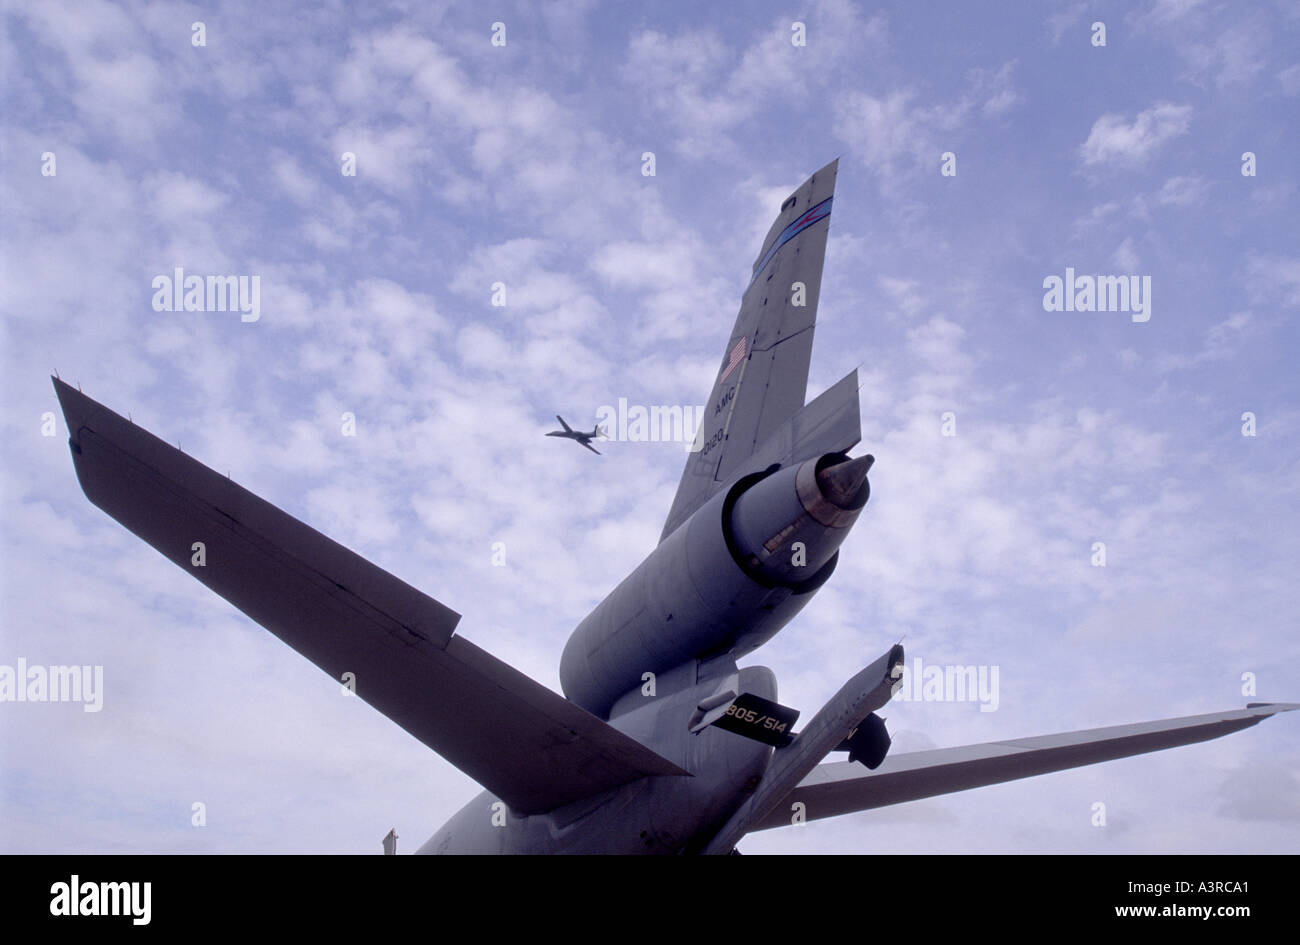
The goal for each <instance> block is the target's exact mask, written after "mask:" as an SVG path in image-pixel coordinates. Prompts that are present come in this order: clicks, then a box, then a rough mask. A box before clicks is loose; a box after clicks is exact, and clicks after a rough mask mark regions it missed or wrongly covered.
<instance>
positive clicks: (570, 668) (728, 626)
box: [560, 453, 872, 718]
mask: <svg viewBox="0 0 1300 945" xmlns="http://www.w3.org/2000/svg"><path fill="white" fill-rule="evenodd" d="M871 462H872V458H871V457H870V456H863V457H860V458H858V459H854V460H850V459H848V457H846V456H845V455H844V454H842V453H828V454H826V455H824V456H821V457H819V458H817V459H811V460H808V461H807V462H805V463H803V464H801V465H799V466H797V467H796V466H788V467H783V468H775V469H772V470H768V471H766V472H763V473H758V474H755V475H752V476H746V477H744V478H742V479H740V480H739V481H737V482H736V483H735V484H734V485H733V486H732V487H731V488H730V489H728V490H726V491H725V492H720V493H718V494H717V495H714V496H713V497H712V498H711V499H709V501H708V502H706V503H705V504H704V505H702V506H701V507H700V508H699V509H697V510H696V512H695V514H694V515H692V516H691V517H690V518H689V519H688V520H687V521H686V522H685V523H683V524H682V525H681V526H680V527H679V528H678V529H677V530H676V531H674V532H673V533H672V534H671V535H669V536H668V537H667V538H665V539H664V540H663V541H662V542H660V543H659V546H658V547H657V548H655V550H654V551H652V552H651V553H650V555H649V556H648V557H647V558H646V559H645V560H644V561H643V562H641V564H640V565H639V566H638V567H637V568H636V570H635V571H633V572H632V573H631V574H629V575H628V576H627V577H626V578H625V579H624V580H623V582H622V583H621V584H619V585H618V587H616V588H614V590H613V591H612V592H610V594H609V596H608V597H606V598H605V599H604V600H603V601H601V603H600V604H599V605H598V606H597V607H596V609H595V610H593V611H592V612H591V613H590V614H589V615H588V616H587V618H586V619H585V620H583V621H582V623H580V624H579V625H578V627H577V629H575V630H574V631H573V634H572V635H571V636H570V637H569V641H568V643H566V644H565V647H564V655H563V656H562V657H561V660H560V684H561V687H562V688H563V690H564V694H565V696H567V697H568V698H569V699H570V700H572V701H573V702H575V703H577V704H578V705H580V706H582V707H583V708H585V709H586V710H587V711H589V712H592V713H594V714H596V715H599V716H601V717H602V718H605V717H607V715H608V712H609V709H610V707H611V706H612V705H613V704H614V702H615V701H617V700H618V698H619V697H620V696H622V695H623V694H624V693H627V692H629V691H631V690H632V689H633V688H636V687H640V686H641V685H642V683H643V681H644V678H645V674H646V673H654V674H659V673H663V672H665V671H667V670H669V669H672V668H673V667H675V666H680V665H681V664H682V663H684V662H686V661H687V660H691V659H707V658H709V657H713V656H721V655H724V654H730V655H731V656H732V657H734V658H739V657H741V656H743V655H744V654H746V653H748V652H750V651H751V650H754V649H756V648H757V647H759V646H761V645H762V644H763V643H765V642H767V641H768V640H770V639H771V638H772V637H773V636H774V635H775V634H776V633H777V631H779V630H780V629H781V628H782V627H784V626H785V625H786V624H787V623H788V622H789V621H790V619H791V618H793V617H794V616H795V614H797V613H798V612H799V611H800V610H802V609H803V607H804V606H805V605H806V604H807V603H808V601H809V600H811V598H812V595H813V594H814V593H815V592H816V591H817V589H818V588H819V587H821V585H822V584H823V583H825V581H826V579H827V578H828V577H830V574H831V572H832V571H833V570H834V569H835V561H836V557H837V554H838V548H839V546H840V543H841V542H843V540H844V538H845V536H846V535H847V534H848V532H849V529H850V528H851V527H852V526H853V524H854V522H856V521H857V517H858V513H859V511H860V510H861V509H862V507H863V505H865V504H866V501H867V497H868V495H869V492H870V490H869V487H868V485H867V481H866V476H867V471H868V470H869V469H870V468H871Z"/></svg>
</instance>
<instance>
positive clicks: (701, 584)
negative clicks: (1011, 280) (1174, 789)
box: [54, 163, 1300, 853]
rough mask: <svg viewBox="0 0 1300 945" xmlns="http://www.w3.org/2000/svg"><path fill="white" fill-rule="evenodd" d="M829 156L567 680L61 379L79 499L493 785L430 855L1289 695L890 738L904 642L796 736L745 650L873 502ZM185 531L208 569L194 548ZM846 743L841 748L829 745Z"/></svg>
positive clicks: (989, 757) (1046, 761)
mask: <svg viewBox="0 0 1300 945" xmlns="http://www.w3.org/2000/svg"><path fill="white" fill-rule="evenodd" d="M835 176H836V164H835V163H831V164H829V165H827V166H826V167H824V168H822V169H821V170H819V171H818V172H817V173H816V174H814V175H813V176H812V177H811V178H809V179H808V181H807V182H806V183H804V184H803V185H802V186H801V187H799V189H798V190H796V191H795V192H794V193H793V194H791V195H790V197H789V199H787V200H786V201H785V202H784V203H782V204H781V209H780V213H779V215H778V216H777V218H776V222H774V223H773V224H772V227H771V229H770V230H769V232H768V234H767V237H766V239H764V241H763V246H762V249H761V250H760V251H759V254H758V259H757V261H756V262H755V263H754V267H753V271H752V274H751V277H750V279H749V284H748V285H747V286H746V288H745V291H744V295H743V298H742V301H741V304H740V313H739V315H738V316H737V318H736V323H735V326H734V327H733V328H732V331H731V336H730V338H729V340H728V341H727V343H726V346H725V348H724V349H723V356H722V363H721V365H720V367H719V369H718V375H717V380H716V382H715V383H714V386H713V390H712V392H711V393H710V394H709V400H708V408H707V409H706V419H705V420H704V421H703V428H702V430H701V433H700V439H699V440H698V442H697V447H698V448H697V449H695V450H694V451H692V452H691V453H690V455H689V457H688V459H687V461H686V468H685V470H683V472H682V477H681V482H680V484H679V486H678V489H677V494H676V497H675V499H674V500H673V503H672V508H671V509H670V511H669V513H668V519H667V522H666V523H665V524H664V528H663V534H662V536H661V538H660V541H659V543H658V545H657V547H655V548H654V549H653V550H652V551H651V552H650V553H649V554H648V555H647V557H646V558H645V560H644V561H643V562H642V563H641V564H640V565H639V566H638V567H637V568H636V569H635V570H634V571H633V572H632V573H631V574H629V575H628V576H627V578H626V579H624V580H623V582H622V583H621V584H619V585H618V586H617V587H616V588H614V590H613V591H611V592H610V594H609V596H608V597H606V598H605V599H604V601H602V602H601V603H600V605H599V606H597V607H596V609H595V610H594V611H592V613H591V614H590V615H589V616H588V617H587V618H586V619H585V620H583V621H582V623H580V624H579V625H578V627H577V628H576V629H575V630H574V631H573V634H572V636H570V638H569V641H568V643H567V645H566V646H565V648H564V654H563V656H562V657H561V660H560V680H561V685H562V688H563V691H564V696H561V695H559V694H557V693H555V692H553V691H552V690H550V689H547V688H545V687H544V686H541V685H539V684H538V683H536V682H534V681H533V680H532V679H530V678H528V677H527V676H525V675H523V674H522V673H520V672H518V671H517V670H515V669H513V668H512V667H511V666H509V665H507V664H506V663H504V662H502V661H501V660H499V659H497V658H496V657H494V656H492V655H490V654H488V653H487V652H485V651H484V650H482V649H480V648H479V647H477V646H475V645H474V644H473V643H471V642H469V641H468V640H466V639H465V638H464V637H462V636H460V635H458V634H457V633H456V632H455V631H456V628H457V624H458V622H459V620H460V615H459V614H458V613H456V612H455V611H453V610H452V609H450V608H449V607H447V606H446V605H444V604H442V603H440V602H438V601H436V600H434V599H433V598H431V597H429V596H427V595H425V594H424V593H422V592H420V591H418V590H416V589H415V588H413V587H411V586H410V585H409V584H406V583H405V582H403V581H401V580H399V579H398V578H396V577H394V576H393V575H391V574H389V573H387V572H386V571H383V570H382V569H380V568H378V567H377V566H375V565H374V564H371V563H370V562H369V561H366V560H365V559H363V558H361V557H359V556H358V555H356V554H354V553H353V552H351V551H349V550H348V549H347V548H344V547H343V546H342V545H339V544H337V543H336V542H334V541H331V540H330V539H329V538H326V537H325V536H324V535H322V534H321V533H320V532H317V531H315V530H314V529H312V528H309V527H308V526H307V525H304V524H303V523H302V522H299V521H297V520H296V519H294V518H292V517H291V516H289V515H287V514H286V513H284V512H282V511H281V510H280V509H278V508H276V507H275V506H273V505H271V504H270V503H268V502H266V501H264V500H262V499H260V498H258V497H257V496H256V495H254V494H253V493H251V492H249V491H248V490H246V489H243V488H241V487H240V486H238V485H236V484H235V483H234V482H232V481H231V480H230V479H229V478H227V477H226V476H223V475H220V474H218V473H216V472H214V471H213V470H211V469H209V468H208V467H206V466H204V465H202V464H201V463H199V462H197V461H195V460H194V459H191V458H190V457H188V456H186V455H185V454H184V453H182V452H181V451H180V450H178V449H176V448H174V447H171V446H168V445H167V444H166V443H164V442H163V441H162V440H160V439H158V438H157V437H155V436H153V435H152V434H150V433H148V432H147V431H145V430H143V429H141V428H140V427H138V426H135V425H134V424H133V423H131V422H130V421H128V420H127V419H125V418H123V417H121V416H119V415H118V414H116V413H114V412H113V411H111V410H109V409H108V408H106V407H104V406H102V405H100V404H98V403H96V402H95V401H93V400H91V399H90V398H89V397H86V396H85V395H84V394H82V393H80V392H79V391H78V390H76V389H74V388H72V387H69V386H68V385H67V384H65V383H63V382H61V381H59V380H58V379H54V386H55V389H56V391H57V393H58V397H59V401H60V404H61V405H62V408H63V412H64V416H65V417H66V418H67V423H68V430H69V434H70V440H69V442H70V446H71V449H72V459H73V464H74V466H75V467H76V472H77V476H78V478H79V480H80V482H81V486H82V488H83V490H84V491H85V493H86V496H87V497H88V498H89V499H90V501H91V502H93V503H94V504H95V505H97V506H99V507H100V508H101V509H103V510H104V511H105V512H107V513H108V514H109V515H111V516H112V517H113V518H115V519H117V520H118V521H119V522H121V523H122V524H123V525H125V526H126V527H127V528H128V529H130V530H131V531H132V532H134V533H135V534H136V535H138V536H139V537H140V538H142V539H144V540H145V541H146V542H148V543H149V544H150V545H152V546H153V547H154V548H156V549H157V550H158V551H160V552H162V554H163V555H164V556H166V557H167V558H168V559H169V560H171V561H173V562H174V563H176V564H177V565H179V566H180V567H182V568H184V569H185V570H186V571H187V572H189V573H190V574H192V575H193V576H194V577H196V578H197V579H198V580H200V581H202V582H203V583H204V584H206V585H207V586H208V587H209V588H211V589H212V590H213V591H215V592H216V593H217V594H219V595H221V596H222V597H224V598H225V599H226V600H228V601H229V602H230V603H232V604H234V605H235V606H236V607H237V608H239V609H240V610H242V611H243V612H244V613H245V614H247V615H248V616H249V617H251V618H252V619H253V620H255V621H257V622H258V623H260V624H262V625H263V626H264V627H266V628H267V629H268V630H270V631H271V632H272V633H274V634H275V635H276V636H277V637H279V638H280V639H281V640H283V641H284V642H285V643H287V644H288V645H289V646H291V647H293V648H294V649H295V650H297V651H298V652H299V653H301V654H303V655H304V656H306V657H307V658H308V659H310V660H311V661H312V662H314V663H315V664H316V665H317V666H319V667H320V668H321V669H323V670H325V672H327V673H329V674H330V675H331V676H333V677H334V678H335V679H343V678H344V674H346V673H351V674H353V676H352V678H353V679H354V680H355V685H356V694H357V695H359V696H360V697H361V698H362V699H364V700H366V701H367V702H369V703H370V704H371V705H372V706H374V707H375V708H376V709H378V710H379V711H380V712H382V713H384V714H385V715H386V716H388V717H389V718H390V719H392V720H393V721H394V722H396V723H397V724H398V725H400V726H402V727H403V728H404V729H406V730H407V731H408V732H410V733H411V734H412V735H414V736H415V737H416V738H418V739H419V740H420V741H422V742H423V743H424V744H426V745H427V746H429V747H430V748H432V749H433V750H434V751H436V752H438V753H439V754H441V755H442V756H443V757H444V758H446V759H447V760H448V761H450V762H451V763H452V764H454V765H456V767H458V768H460V770H462V771H464V772H465V773H466V774H468V775H469V776H470V777H472V778H473V779H474V780H476V781H478V782H479V783H480V784H481V785H483V787H484V788H485V789H486V790H485V791H484V793H483V794H482V795H480V796H479V797H477V798H476V799H474V800H473V801H471V802H470V803H469V804H468V805H466V806H465V807H464V808H463V809H462V810H461V811H460V812H459V813H457V814H456V815H455V816H454V817H452V819H451V820H450V821H448V822H447V824H446V825H444V826H443V827H442V828H441V829H440V830H439V831H438V832H437V833H435V834H434V835H433V837H432V838H430V839H429V840H428V841H427V842H426V843H425V844H424V845H423V846H422V847H420V850H419V852H421V853H553V852H568V853H730V852H733V851H734V850H735V848H736V845H737V843H738V842H739V841H740V840H741V838H742V837H744V836H745V834H746V833H748V832H750V831H755V830H766V829H768V828H773V827H779V826H782V825H786V824H789V823H792V822H793V821H795V820H797V819H803V820H816V819H819V818H825V817H834V816H838V815H841V814H847V813H850V812H853V811H861V810H866V809H869V808H875V807H882V806H885V805H889V804H898V803H902V802H904V801H911V800H916V799H918V798H924V797H932V796H935V795H940V794H946V793H950V792H954V791H964V790H967V789H969V788H974V787H979V786H982V785H986V784H996V783H999V782H1003V781H1011V780H1015V779H1018V778H1026V777H1030V776H1033V775H1038V774H1043V773H1045V772H1049V771H1060V770H1063V769H1066V768H1073V767H1077V766H1080V765H1088V764H1093V763H1096V762H1100V761H1108V760H1111V759H1114V758H1123V757H1127V756H1129V755H1137V754H1141V753H1144V752H1150V751H1156V750H1159V749H1163V748H1169V747H1172V746H1175V745H1184V744H1189V743H1192V742H1199V741H1205V740H1207V739H1211V738H1217V737H1219V736H1221V735H1226V734H1228V733H1230V732H1235V731H1238V730H1240V729H1244V728H1247V727H1249V726H1252V725H1256V724H1257V723H1259V722H1260V721H1261V720H1263V719H1264V718H1267V717H1268V716H1271V715H1273V714H1274V713H1276V712H1281V711H1287V710H1290V709H1295V708H1300V706H1297V705H1287V704H1268V703H1263V704H1259V703H1252V704H1250V705H1248V706H1247V707H1246V708H1244V709H1237V710H1232V711H1227V712H1217V713H1212V714H1208V715H1196V716H1189V717H1186V718H1178V719H1168V720H1164V721H1159V722H1146V723H1139V724H1135V725H1120V726H1114V727H1110V728H1098V729H1090V730H1086V731H1079V732H1071V733H1067V734H1062V735H1048V736H1042V737H1037V738H1021V739H1015V740H1010V741H1000V742H992V743H989V744H984V745H974V746H965V747H961V748H945V749H938V750H932V751H920V752H912V753H904V754H895V755H892V756H887V752H888V749H889V736H888V734H887V733H886V732H885V727H884V724H883V722H882V721H881V720H880V718H879V716H878V715H876V712H877V710H879V709H880V708H881V707H883V706H884V705H885V703H886V702H888V701H889V699H890V697H891V696H892V695H893V693H894V692H895V691H896V689H897V687H898V686H899V684H900V682H901V678H902V673H903V647H902V646H901V645H895V646H892V647H890V648H889V649H888V650H887V651H886V652H885V653H883V654H882V655H881V656H880V657H879V658H878V659H876V660H874V661H872V662H871V663H869V664H868V665H867V666H866V668H864V669H862V670H861V671H860V672H858V673H856V674H855V675H854V676H853V677H852V678H851V679H850V680H849V681H848V682H847V683H845V684H844V686H843V687H842V688H841V689H840V690H839V692H837V693H836V694H835V695H834V696H833V697H832V698H831V700H830V701H829V702H827V703H826V705H825V706H823V707H822V708H821V709H820V710H819V711H818V712H817V713H816V714H815V715H814V716H813V717H812V719H811V720H810V721H809V722H808V724H806V725H804V726H803V727H802V728H801V729H799V730H798V731H796V730H795V728H794V725H795V721H796V719H797V717H798V715H799V713H798V712H796V711H795V710H794V709H791V708H788V707H785V706H782V705H780V704H779V703H778V702H777V701H776V698H777V690H776V679H775V677H774V674H773V673H772V671H771V670H769V669H766V668H765V667H762V666H745V667H741V666H739V665H738V660H740V659H741V658H742V657H744V656H745V655H746V654H748V653H750V652H752V651H753V650H754V649H756V648H757V647H759V646H761V645H762V644H763V643H765V642H767V641H768V640H770V639H771V638H772V637H773V635H775V634H776V633H777V631H779V630H780V629H781V628H782V627H784V626H785V625H786V624H787V623H789V621H790V620H791V618H793V617H794V616H795V615H796V614H798V613H799V611H801V610H802V609H803V608H804V607H805V606H806V605H807V604H808V602H809V601H811V600H812V598H813V596H814V595H815V594H816V593H817V591H818V589H819V588H820V587H821V586H822V585H823V584H825V582H826V581H827V580H828V579H829V578H830V577H831V574H832V572H833V571H834V570H835V563H836V561H837V559H838V555H839V551H838V549H839V546H840V544H841V543H842V542H843V541H844V538H845V536H846V535H848V533H849V531H850V529H852V528H853V526H854V524H855V523H856V522H857V520H858V518H859V517H860V516H861V514H862V510H863V507H864V506H865V505H866V503H867V498H868V495H869V492H870V487H869V485H868V481H867V473H868V471H869V469H870V467H871V463H872V458H871V456H870V455H863V456H859V457H857V458H852V457H850V456H849V450H850V449H852V448H853V447H854V446H856V444H857V443H858V441H859V440H860V439H861V431H860V418H859V414H858V381H857V372H856V370H855V371H854V372H852V373H850V374H849V375H848V376H847V377H845V378H844V379H843V380H841V381H839V382H838V383H836V384H834V385H832V386H831V387H830V388H829V389H828V390H826V391H825V392H824V393H822V394H821V395H820V396H818V397H817V398H816V399H814V400H813V401H812V402H811V403H808V404H805V403H804V398H805V393H806V387H807V380H808V365H809V359H810V357H811V352H812V339H813V328H814V325H815V316H816V312H817V301H818V293H819V291H820V288H821V276H822V261H823V257H824V254H825V250H826V238H827V232H828V229H829V223H830V214H831V202H832V198H833V194H834V189H835ZM196 542H203V543H204V547H205V551H206V566H205V567H202V568H197V567H191V556H192V554H193V553H194V547H195V543H196ZM836 750H847V751H848V752H849V758H850V759H851V760H849V761H842V762H832V763H824V762H825V759H826V757H827V756H828V755H829V754H830V753H832V752H834V751H836Z"/></svg>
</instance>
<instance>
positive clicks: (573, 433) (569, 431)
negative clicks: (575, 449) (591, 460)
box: [546, 413, 605, 456]
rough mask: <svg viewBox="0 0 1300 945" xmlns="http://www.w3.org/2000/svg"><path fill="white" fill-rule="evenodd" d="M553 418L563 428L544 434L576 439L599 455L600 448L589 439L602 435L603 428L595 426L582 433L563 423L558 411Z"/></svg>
mask: <svg viewBox="0 0 1300 945" xmlns="http://www.w3.org/2000/svg"><path fill="white" fill-rule="evenodd" d="M555 419H556V420H559V421H560V426H562V427H564V429H563V430H554V431H552V432H550V433H548V434H546V435H547V436H562V437H565V438H567V439H570V440H576V441H577V442H579V443H581V444H582V445H583V446H585V447H587V449H589V450H591V451H592V452H593V453H595V454H596V455H597V456H599V455H600V450H598V449H596V447H594V446H592V445H591V441H592V440H594V439H596V437H598V436H603V435H604V433H605V431H604V430H602V429H601V428H600V427H596V428H595V429H594V430H592V431H591V432H590V433H583V432H582V431H580V430H575V429H573V428H572V427H571V426H569V425H568V424H567V423H565V422H564V418H563V417H561V416H560V415H559V414H558V413H557V414H556V415H555Z"/></svg>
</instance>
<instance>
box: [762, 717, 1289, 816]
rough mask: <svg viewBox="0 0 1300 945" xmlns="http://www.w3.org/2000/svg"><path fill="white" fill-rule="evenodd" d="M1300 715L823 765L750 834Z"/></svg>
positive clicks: (1109, 731) (1125, 728)
mask: <svg viewBox="0 0 1300 945" xmlns="http://www.w3.org/2000/svg"><path fill="white" fill-rule="evenodd" d="M1293 709H1300V703H1251V704H1250V705H1249V706H1247V707H1246V708H1245V709H1236V710H1233V711H1229V712H1212V713H1209V714H1208V715H1189V716H1185V717H1183V718H1178V719H1163V720H1161V721H1158V722H1138V723H1137V724H1134V725H1113V726H1109V727H1107V728H1093V729H1086V730H1084V731H1079V732H1065V733H1062V734H1059V735H1039V736H1036V737H1033V738H1017V739H1011V740H1009V741H1002V742H987V743H985V744H983V745H966V746H963V747H961V748H939V749H934V750H931V751H914V752H906V753H903V754H896V755H895V754H891V755H889V756H888V757H887V758H885V760H884V762H883V763H882V764H881V766H880V767H879V768H877V769H876V770H875V771H868V770H867V769H866V768H864V767H863V766H862V765H860V764H858V763H856V762H848V761H839V762H832V763H830V764H823V765H818V766H817V767H816V768H814V769H813V771H812V772H811V773H810V774H809V775H808V776H807V777H806V778H804V779H803V781H801V782H800V783H799V785H798V786H797V787H795V788H794V789H793V790H792V791H791V792H790V793H789V794H787V795H786V796H785V799H784V800H783V801H782V802H781V803H779V804H776V805H775V806H774V807H773V808H772V809H771V811H770V812H768V813H767V814H766V815H765V816H763V817H761V818H759V819H757V820H756V821H755V822H754V824H753V826H752V827H751V828H750V829H752V830H767V829H770V828H772V827H786V826H789V825H790V823H791V818H792V816H793V811H794V807H793V805H794V804H796V803H802V804H803V805H804V808H803V815H804V819H805V820H820V819H822V818H824V817H838V816H839V815H841V814H849V813H853V812H854V811H860V810H871V809H872V808H875V807H887V806H889V805H891V804H902V803H904V802H906V801H915V800H920V799H921V798H925V797H935V796H937V795H939V794H953V793H955V792H957V791H967V790H970V789H971V788H977V787H984V786H985V785H988V784H1001V783H1002V782H1004V781H1016V780H1019V779H1020V778H1031V777H1033V776H1035V775H1039V774H1047V773H1049V772H1052V771H1064V770H1065V769H1067V768H1078V767H1081V766H1083V765H1091V764H1096V763H1097V762H1101V761H1113V760H1114V759H1116V758H1127V757H1129V756H1131V755H1142V754H1145V753H1147V752H1150V751H1160V750H1161V749H1164V748H1173V747H1175V746H1178V745H1190V744H1192V743H1194V742H1204V741H1209V740H1210V739H1212V738H1219V737H1220V736H1222V735H1229V734H1231V733H1232V732H1236V731H1240V730H1241V729H1243V728H1249V727H1250V726H1252V725H1258V724H1259V723H1260V722H1262V721H1263V720H1264V719H1266V718H1268V717H1269V716H1270V715H1273V714H1274V713H1276V712H1290V711H1292V710H1293Z"/></svg>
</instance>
